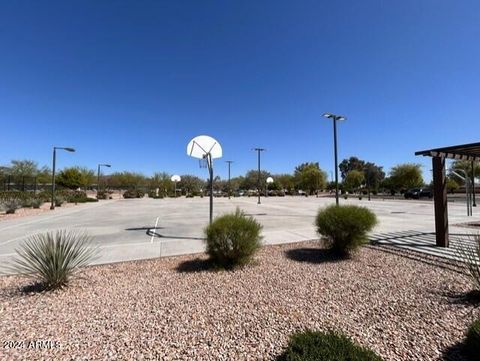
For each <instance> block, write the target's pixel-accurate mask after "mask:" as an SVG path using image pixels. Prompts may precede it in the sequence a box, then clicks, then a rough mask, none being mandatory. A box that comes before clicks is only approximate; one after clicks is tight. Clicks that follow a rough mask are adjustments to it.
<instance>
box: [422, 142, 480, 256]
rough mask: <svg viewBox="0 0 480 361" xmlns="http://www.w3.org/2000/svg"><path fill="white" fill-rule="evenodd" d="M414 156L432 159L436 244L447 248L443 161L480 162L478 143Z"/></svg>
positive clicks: (445, 192)
mask: <svg viewBox="0 0 480 361" xmlns="http://www.w3.org/2000/svg"><path fill="white" fill-rule="evenodd" d="M415 155H423V156H427V157H432V165H433V197H434V203H435V234H436V243H437V246H439V247H448V243H449V234H448V206H447V178H446V174H445V160H446V159H456V160H471V161H480V143H470V144H463V145H455V146H450V147H444V148H435V149H429V150H421V151H418V152H415Z"/></svg>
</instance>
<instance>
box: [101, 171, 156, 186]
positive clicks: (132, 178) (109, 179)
mask: <svg viewBox="0 0 480 361" xmlns="http://www.w3.org/2000/svg"><path fill="white" fill-rule="evenodd" d="M105 180H106V183H107V184H108V186H109V187H110V188H113V189H138V188H144V187H145V186H146V185H147V178H146V177H145V176H144V175H143V174H141V173H135V172H115V173H112V174H110V175H109V176H106V177H105Z"/></svg>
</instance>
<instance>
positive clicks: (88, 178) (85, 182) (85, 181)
mask: <svg viewBox="0 0 480 361" xmlns="http://www.w3.org/2000/svg"><path fill="white" fill-rule="evenodd" d="M75 168H76V169H77V170H78V171H79V172H80V174H81V175H82V177H81V179H82V185H81V187H82V188H84V189H85V191H87V189H88V188H89V187H90V186H91V185H92V184H93V183H96V182H97V179H96V176H95V171H94V170H92V169H88V168H87V167H75Z"/></svg>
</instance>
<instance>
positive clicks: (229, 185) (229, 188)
mask: <svg viewBox="0 0 480 361" xmlns="http://www.w3.org/2000/svg"><path fill="white" fill-rule="evenodd" d="M226 162H227V163H228V199H230V196H231V193H232V186H231V184H230V164H232V163H233V161H232V160H226Z"/></svg>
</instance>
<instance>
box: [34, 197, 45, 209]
mask: <svg viewBox="0 0 480 361" xmlns="http://www.w3.org/2000/svg"><path fill="white" fill-rule="evenodd" d="M43 203H45V202H44V201H43V199H41V198H34V199H32V207H33V208H36V209H38V208H40V207H41V206H42V205H43Z"/></svg>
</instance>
